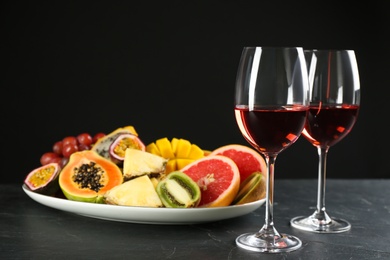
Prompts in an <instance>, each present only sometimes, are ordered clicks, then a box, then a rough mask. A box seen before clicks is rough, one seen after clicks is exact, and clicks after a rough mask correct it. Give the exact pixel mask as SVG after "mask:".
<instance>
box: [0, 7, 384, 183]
mask: <svg viewBox="0 0 390 260" xmlns="http://www.w3.org/2000/svg"><path fill="white" fill-rule="evenodd" d="M141 2H142V3H141ZM317 2H318V3H317ZM385 2H386V1H369V2H366V3H357V2H351V3H346V2H343V1H321V3H319V1H311V4H308V3H310V2H307V3H306V4H300V3H299V2H298V1H285V2H283V1H254V0H242V1H232V0H226V1H222V0H221V1H177V2H175V1H155V2H153V1H51V2H49V1H48V2H46V3H43V2H40V1H31V2H18V1H2V4H1V25H0V26H1V34H2V36H1V62H2V64H3V68H2V75H1V78H0V80H1V86H2V87H1V89H2V91H1V93H2V94H1V96H2V101H1V113H2V124H1V125H2V126H1V136H2V138H1V139H0V144H1V156H2V160H1V161H2V167H1V181H2V182H20V183H21V182H22V181H23V179H24V177H25V176H26V175H27V174H28V173H29V172H30V171H31V170H32V169H34V168H36V167H38V166H40V164H39V159H40V156H41V155H42V154H43V153H44V152H47V151H50V150H51V147H52V145H53V144H54V143H55V142H56V141H58V140H61V139H62V138H63V137H65V136H69V135H77V134H79V133H82V132H89V133H91V134H95V133H97V132H105V133H108V132H110V131H113V130H115V129H116V128H118V127H122V126H126V125H133V126H134V127H135V128H136V130H137V131H138V133H139V135H140V137H141V139H142V140H143V141H144V143H145V144H149V143H150V142H153V141H155V140H157V139H159V138H162V137H168V138H169V139H171V138H172V137H178V138H184V139H187V140H189V141H191V142H192V143H195V144H197V145H199V146H200V147H201V148H204V149H208V150H212V149H215V148H217V147H219V146H222V145H226V144H231V143H241V144H247V143H246V141H245V140H244V139H243V137H242V135H241V134H240V132H239V130H238V128H237V126H236V123H235V119H234V114H233V91H234V84H235V77H236V70H237V66H238V61H239V58H240V55H241V50H242V48H243V47H244V46H254V45H258V46H302V47H304V48H345V49H354V50H355V52H356V56H357V60H358V63H359V71H360V80H361V91H362V99H361V110H360V114H359V118H358V121H357V123H356V125H355V127H354V129H353V130H352V132H351V133H350V134H349V135H348V136H347V137H346V138H345V139H344V140H343V141H342V142H340V143H339V144H337V145H336V146H334V147H332V148H331V149H330V151H329V156H328V178H387V177H390V174H389V172H390V171H389V170H388V168H389V167H388V161H389V159H388V158H389V156H388V155H389V153H388V152H387V150H386V147H387V140H388V138H387V135H389V130H390V127H389V123H388V119H389V118H390V117H389V115H388V113H387V106H388V105H387V103H388V99H389V98H388V88H389V87H390V84H389V83H390V82H389V73H390V70H389V69H390V66H389V63H388V61H389V46H390V45H389V39H388V37H389V25H390V19H389V17H390V12H389V8H388V7H387V4H386V5H385ZM317 162H318V159H317V152H316V149H315V148H314V147H313V146H311V145H310V144H309V143H308V142H307V141H306V140H305V139H304V138H303V137H301V138H300V139H299V140H298V141H297V142H296V143H295V144H294V145H293V146H291V147H290V148H289V149H287V150H286V151H284V152H283V153H281V154H280V155H279V157H278V160H277V162H276V174H275V178H317Z"/></svg>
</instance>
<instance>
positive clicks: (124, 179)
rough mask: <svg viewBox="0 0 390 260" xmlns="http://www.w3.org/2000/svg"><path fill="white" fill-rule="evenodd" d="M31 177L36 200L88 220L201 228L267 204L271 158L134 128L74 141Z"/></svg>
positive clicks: (57, 148)
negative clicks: (145, 134)
mask: <svg viewBox="0 0 390 260" xmlns="http://www.w3.org/2000/svg"><path fill="white" fill-rule="evenodd" d="M40 162H41V166H40V167H38V168H36V169H34V170H32V171H31V172H30V173H29V174H27V176H26V178H25V180H24V184H23V187H22V189H23V191H24V192H25V193H26V194H27V195H28V196H29V197H30V198H31V199H33V200H34V201H36V202H38V203H40V204H42V205H44V206H48V207H51V208H54V209H58V210H62V211H65V212H68V213H74V214H78V215H82V216H86V217H91V218H97V219H104V220H111V221H120V222H131V223H141V224H196V223H204V222H212V221H218V220H223V219H228V218H234V217H238V216H243V215H245V214H248V213H250V212H252V211H254V210H256V209H257V208H259V207H260V206H261V205H262V204H264V202H265V186H266V177H265V169H266V165H265V161H264V159H263V157H262V156H261V155H260V154H259V153H257V152H256V151H255V150H253V149H252V148H250V147H247V146H244V145H239V144H227V145H225V146H222V147H219V148H216V149H214V150H212V151H209V150H204V149H201V148H200V147H199V146H197V145H196V144H193V143H191V142H190V141H188V140H186V139H183V138H172V139H171V140H169V139H168V138H167V137H163V138H160V139H158V140H156V141H155V142H152V143H150V144H148V145H145V144H144V143H143V141H142V140H141V138H140V137H139V135H138V133H137V131H136V130H135V128H134V127H133V126H125V127H120V128H118V129H115V130H114V131H112V132H111V133H109V134H103V133H98V134H96V135H95V136H93V137H92V136H91V135H89V134H88V133H82V134H80V135H78V136H75V137H73V136H68V137H65V138H64V139H62V140H61V141H58V142H56V143H55V144H54V145H53V149H52V151H50V152H47V153H45V154H43V155H42V157H41V160H40Z"/></svg>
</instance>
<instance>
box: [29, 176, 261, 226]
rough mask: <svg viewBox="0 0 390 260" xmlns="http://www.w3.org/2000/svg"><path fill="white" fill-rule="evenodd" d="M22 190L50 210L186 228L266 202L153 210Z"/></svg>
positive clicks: (251, 208) (231, 215)
mask: <svg viewBox="0 0 390 260" xmlns="http://www.w3.org/2000/svg"><path fill="white" fill-rule="evenodd" d="M22 189H23V191H24V192H25V193H26V194H27V195H28V196H29V197H30V198H31V199H33V200H34V201H36V202H38V203H39V204H42V205H44V206H47V207H50V208H54V209H57V210H61V211H65V212H69V213H73V214H77V215H80V216H85V217H90V218H96V219H103V220H108V221H118V222H129V223H139V224H169V225H172V224H174V225H182V224H198V223H206V222H214V221H219V220H224V219H229V218H234V217H239V216H243V215H246V214H248V213H250V212H252V211H254V210H256V209H258V208H260V207H261V206H262V205H263V204H264V202H265V198H263V199H260V200H257V201H254V202H250V203H246V204H242V205H231V206H225V207H212V208H202V207H199V208H185V209H184V208H153V207H135V206H118V205H109V204H98V203H88V202H80V201H71V200H68V199H65V198H58V197H53V196H49V195H45V194H40V193H37V192H34V191H32V190H30V189H29V188H28V187H27V186H26V185H25V184H23V185H22ZM99 210H100V212H99ZM151 213H153V214H151ZM200 213H203V214H200Z"/></svg>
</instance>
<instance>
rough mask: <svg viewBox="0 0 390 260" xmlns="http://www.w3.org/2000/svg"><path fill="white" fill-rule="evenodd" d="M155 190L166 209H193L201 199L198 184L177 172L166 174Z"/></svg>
mask: <svg viewBox="0 0 390 260" xmlns="http://www.w3.org/2000/svg"><path fill="white" fill-rule="evenodd" d="M156 189H157V193H158V195H159V196H160V199H161V201H162V203H163V204H164V206H165V207H168V208H194V207H197V206H198V204H199V202H200V199H201V192H200V188H199V186H198V184H197V183H196V182H194V181H193V180H192V179H191V178H190V177H189V176H187V175H186V174H184V173H182V172H179V171H175V172H171V173H170V174H168V175H167V176H166V178H165V179H163V180H161V181H160V182H159V183H158V184H157V188H156Z"/></svg>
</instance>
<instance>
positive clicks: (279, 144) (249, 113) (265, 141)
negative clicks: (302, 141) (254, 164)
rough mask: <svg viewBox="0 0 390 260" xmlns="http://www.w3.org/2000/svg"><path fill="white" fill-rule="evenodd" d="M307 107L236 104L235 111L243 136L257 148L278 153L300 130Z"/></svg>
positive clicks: (289, 143)
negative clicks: (265, 106)
mask: <svg viewBox="0 0 390 260" xmlns="http://www.w3.org/2000/svg"><path fill="white" fill-rule="evenodd" d="M306 113H307V108H306V107H302V106H292V107H290V108H286V107H281V108H254V109H253V110H249V108H248V107H247V106H236V107H235V115H236V120H237V123H238V125H239V128H240V130H241V132H242V133H243V136H244V138H245V139H246V140H247V141H248V142H249V143H250V144H251V145H252V146H254V147H255V148H257V150H258V151H260V152H261V151H263V152H267V153H268V154H278V153H280V152H281V151H283V150H284V149H285V148H287V147H288V146H290V145H291V144H293V143H294V142H295V141H296V140H297V139H298V137H299V136H300V134H301V131H302V126H303V124H304V123H305V120H306Z"/></svg>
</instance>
